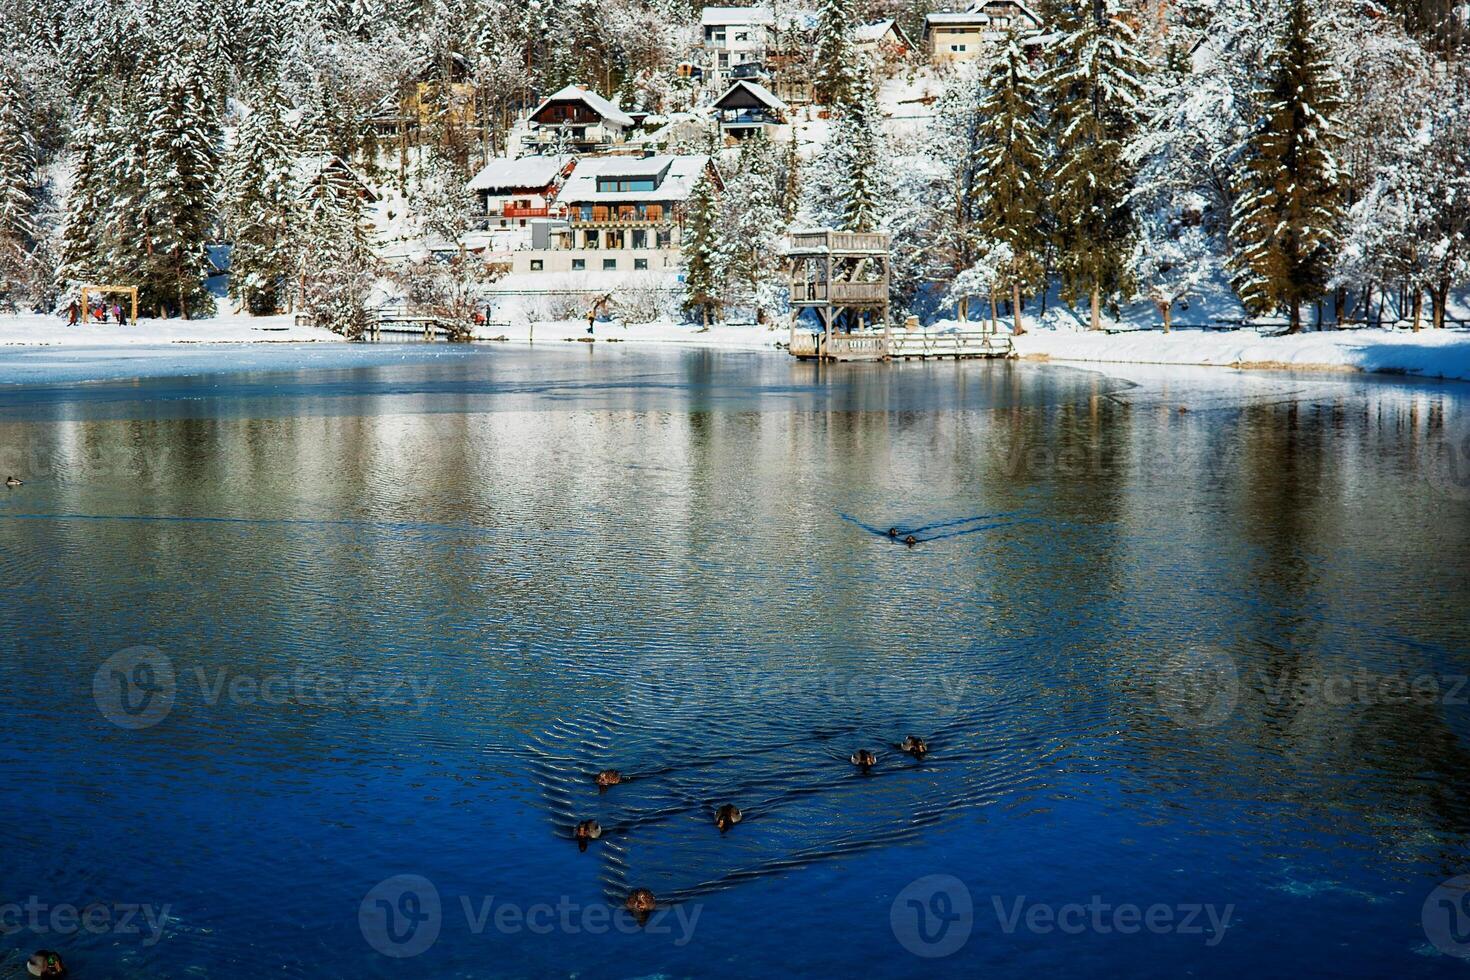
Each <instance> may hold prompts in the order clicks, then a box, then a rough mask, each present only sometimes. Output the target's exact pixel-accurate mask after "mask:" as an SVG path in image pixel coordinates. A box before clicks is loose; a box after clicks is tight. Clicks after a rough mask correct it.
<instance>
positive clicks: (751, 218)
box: [723, 133, 786, 323]
mask: <svg viewBox="0 0 1470 980" xmlns="http://www.w3.org/2000/svg"><path fill="white" fill-rule="evenodd" d="M780 182H781V166H780V160H779V158H778V157H777V155H776V148H775V147H774V146H772V145H771V142H770V141H769V140H768V139H766V137H765V136H764V135H763V134H760V133H757V134H756V135H754V136H751V137H749V138H748V139H746V140H745V142H744V143H743V144H741V147H740V155H739V158H738V160H737V161H736V164H735V172H734V174H733V175H732V176H731V177H730V178H729V179H728V180H727V182H726V187H725V195H724V208H723V210H724V212H725V215H726V222H725V233H724V237H725V240H726V242H728V243H729V244H728V246H727V251H728V254H729V263H728V271H727V280H728V286H729V289H730V292H731V294H732V298H733V300H734V301H735V302H736V303H737V304H738V305H740V306H742V307H745V308H748V309H750V310H751V311H752V312H753V313H754V315H755V320H756V322H757V323H764V322H765V321H766V314H767V312H768V311H769V310H770V309H771V308H772V307H773V306H776V305H778V304H779V303H780V302H781V300H782V298H783V292H784V290H783V287H784V285H785V281H784V278H783V277H782V276H781V247H782V236H783V233H784V231H785V228H786V221H785V217H784V215H783V214H782V207H781V184H780Z"/></svg>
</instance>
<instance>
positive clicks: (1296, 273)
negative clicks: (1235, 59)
mask: <svg viewBox="0 0 1470 980" xmlns="http://www.w3.org/2000/svg"><path fill="white" fill-rule="evenodd" d="M1271 65H1272V68H1273V69H1274V70H1273V72H1272V75H1271V78H1270V83H1269V86H1268V87H1267V89H1266V91H1265V92H1264V93H1263V95H1264V99H1263V103H1264V105H1265V114H1264V116H1263V118H1262V119H1261V121H1260V122H1259V124H1258V125H1257V127H1256V130H1255V133H1254V135H1253V136H1252V137H1251V140H1250V144H1249V150H1248V158H1247V161H1246V165H1245V168H1244V170H1243V172H1242V174H1241V176H1240V179H1239V193H1238V196H1237V197H1236V202H1235V210H1234V213H1233V219H1234V220H1233V224H1232V226H1231V231H1230V237H1231V240H1232V243H1233V245H1234V253H1233V254H1232V256H1231V268H1232V271H1233V272H1234V278H1233V284H1234V286H1235V289H1236V292H1238V293H1239V294H1240V298H1241V301H1242V302H1244V303H1245V305H1246V308H1247V309H1249V310H1250V311H1252V312H1253V313H1257V314H1262V313H1268V312H1271V311H1273V310H1278V309H1281V308H1282V307H1285V308H1286V310H1287V311H1288V315H1289V321H1290V327H1289V330H1290V332H1291V333H1297V332H1298V331H1300V330H1301V327H1302V315H1301V309H1302V304H1304V303H1310V302H1312V301H1313V300H1315V299H1317V298H1319V297H1320V296H1321V295H1322V294H1323V292H1324V290H1325V289H1326V287H1327V279H1328V275H1329V273H1330V271H1331V268H1332V263H1333V257H1334V250H1335V248H1336V245H1337V232H1338V224H1339V222H1340V220H1341V217H1342V202H1341V194H1340V188H1339V177H1338V167H1337V159H1336V156H1335V151H1336V148H1337V145H1338V143H1339V139H1338V136H1337V133H1336V130H1335V126H1334V121H1333V120H1334V117H1335V115H1336V114H1337V111H1338V108H1339V95H1338V81H1337V76H1336V73H1335V72H1334V71H1333V69H1332V67H1331V66H1330V65H1329V64H1328V62H1327V60H1326V58H1325V56H1324V55H1323V49H1322V45H1321V42H1320V41H1319V40H1318V38H1317V23H1316V18H1315V14H1314V12H1313V10H1312V8H1311V6H1310V4H1309V2H1308V0H1294V2H1293V3H1292V5H1291V9H1290V10H1289V11H1288V12H1287V17H1286V23H1285V25H1284V27H1283V29H1282V31H1281V36H1280V38H1279V39H1278V41H1277V43H1276V47H1275V50H1274V52H1273V54H1272V59H1271Z"/></svg>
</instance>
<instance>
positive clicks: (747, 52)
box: [699, 7, 776, 91]
mask: <svg viewBox="0 0 1470 980" xmlns="http://www.w3.org/2000/svg"><path fill="white" fill-rule="evenodd" d="M699 25H700V28H701V29H702V31H703V33H704V52H705V57H706V60H707V64H706V66H705V82H706V83H707V84H708V85H709V86H710V87H711V88H712V89H714V90H716V91H719V90H721V89H723V88H724V87H725V86H726V85H728V84H729V82H730V79H731V78H747V77H756V76H757V75H759V74H761V73H763V72H764V71H765V62H766V51H767V49H768V47H769V46H770V44H771V42H772V40H773V38H772V36H771V35H772V33H773V31H774V29H775V26H776V15H775V14H774V13H772V11H771V8H769V7H705V8H704V10H703V11H701V12H700V15H699Z"/></svg>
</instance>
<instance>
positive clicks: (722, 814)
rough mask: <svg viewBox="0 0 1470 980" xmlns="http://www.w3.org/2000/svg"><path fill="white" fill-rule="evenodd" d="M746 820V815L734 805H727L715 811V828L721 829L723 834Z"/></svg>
mask: <svg viewBox="0 0 1470 980" xmlns="http://www.w3.org/2000/svg"><path fill="white" fill-rule="evenodd" d="M744 819H745V814H743V813H741V812H740V808H739V807H738V806H736V805H735V804H734V803H726V804H725V805H724V806H722V807H720V808H719V809H718V810H716V811H715V826H716V827H719V828H720V833H722V834H723V833H724V832H725V831H727V830H729V829H730V828H731V827H733V826H735V825H736V824H737V823H739V822H740V821H742V820H744Z"/></svg>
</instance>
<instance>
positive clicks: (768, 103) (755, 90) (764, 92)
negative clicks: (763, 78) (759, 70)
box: [715, 79, 788, 112]
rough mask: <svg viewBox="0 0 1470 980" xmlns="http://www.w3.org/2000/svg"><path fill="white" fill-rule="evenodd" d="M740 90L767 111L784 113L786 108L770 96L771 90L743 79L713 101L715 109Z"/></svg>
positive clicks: (784, 104) (778, 100) (782, 103)
mask: <svg viewBox="0 0 1470 980" xmlns="http://www.w3.org/2000/svg"><path fill="white" fill-rule="evenodd" d="M742 88H743V89H745V90H746V91H747V92H749V93H750V94H751V95H752V96H753V97H754V98H755V100H756V101H757V102H759V103H761V104H762V105H764V106H765V107H766V108H768V109H774V110H776V111H777V112H785V111H786V110H787V108H788V107H787V105H786V103H785V102H782V101H781V100H780V99H778V98H776V96H774V95H772V94H771V90H770V89H768V88H766V87H765V86H764V85H758V84H756V83H755V82H747V81H745V80H744V79H741V80H740V81H738V82H736V83H735V84H733V85H731V86H730V87H729V88H727V89H725V93H724V94H723V95H721V96H720V97H719V98H718V99H715V107H716V108H719V106H720V104H721V103H722V102H724V101H725V100H726V99H728V98H729V97H730V96H731V95H733V94H734V93H736V92H738V91H739V90H740V89H742Z"/></svg>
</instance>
